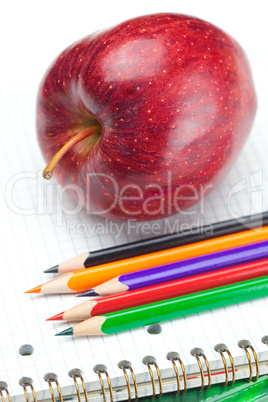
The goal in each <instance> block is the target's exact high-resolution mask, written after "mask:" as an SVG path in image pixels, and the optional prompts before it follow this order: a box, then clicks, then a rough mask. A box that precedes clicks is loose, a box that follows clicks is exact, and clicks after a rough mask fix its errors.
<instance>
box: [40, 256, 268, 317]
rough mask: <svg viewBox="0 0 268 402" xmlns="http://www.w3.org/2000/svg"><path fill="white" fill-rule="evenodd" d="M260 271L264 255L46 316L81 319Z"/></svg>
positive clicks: (265, 266) (266, 265)
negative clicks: (235, 264)
mask: <svg viewBox="0 0 268 402" xmlns="http://www.w3.org/2000/svg"><path fill="white" fill-rule="evenodd" d="M264 275H268V258H267V259H265V260H261V261H254V262H250V263H247V264H242V265H238V266H235V267H231V268H225V269H220V270H218V271H212V272H207V273H205V274H201V275H195V276H192V277H187V278H183V279H179V280H176V281H171V282H167V283H161V284H158V285H154V286H148V287H146V288H142V289H139V290H132V291H130V292H126V293H120V294H116V295H112V296H106V297H102V298H99V299H95V300H89V301H86V302H83V303H81V304H79V305H77V306H74V307H72V308H70V309H68V310H66V311H64V312H62V313H59V314H57V315H55V316H53V317H51V318H48V319H47V321H53V320H68V321H83V320H87V319H88V318H90V317H94V316H97V315H103V314H106V313H111V312H114V311H119V310H125V309H128V308H132V307H136V306H140V305H141V304H148V303H154V302H157V301H160V300H165V299H171V298H173V297H178V296H183V295H187V294H190V293H196V292H200V291H202V290H207V289H211V288H216V287H219V286H224V285H229V284H231V283H236V282H242V281H245V280H248V279H252V278H257V277H260V276H264Z"/></svg>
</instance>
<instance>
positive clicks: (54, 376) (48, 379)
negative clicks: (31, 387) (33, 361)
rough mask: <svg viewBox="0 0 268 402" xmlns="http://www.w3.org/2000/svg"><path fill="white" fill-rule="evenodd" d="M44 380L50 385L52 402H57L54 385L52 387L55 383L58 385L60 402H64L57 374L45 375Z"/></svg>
mask: <svg viewBox="0 0 268 402" xmlns="http://www.w3.org/2000/svg"><path fill="white" fill-rule="evenodd" d="M44 380H45V381H46V382H47V383H48V385H49V389H50V393H51V397H52V401H53V402H56V398H55V394H54V390H53V387H52V385H51V383H52V382H55V384H56V386H57V390H58V394H59V399H60V402H63V399H62V393H61V389H60V386H59V383H58V376H57V374H54V373H46V374H45V375H44Z"/></svg>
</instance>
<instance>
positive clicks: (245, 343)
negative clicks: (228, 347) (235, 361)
mask: <svg viewBox="0 0 268 402" xmlns="http://www.w3.org/2000/svg"><path fill="white" fill-rule="evenodd" d="M238 346H239V347H240V348H241V349H244V351H245V353H246V356H247V359H248V365H249V378H248V380H246V382H250V381H253V382H256V381H257V379H258V378H259V375H260V370H259V361H258V357H257V353H256V352H255V349H254V348H253V346H252V344H251V342H250V341H248V340H244V339H243V340H241V341H239V342H238ZM248 349H251V351H252V353H253V356H254V359H255V366H256V376H255V378H254V379H252V376H253V366H252V362H251V358H250V354H249V351H248Z"/></svg>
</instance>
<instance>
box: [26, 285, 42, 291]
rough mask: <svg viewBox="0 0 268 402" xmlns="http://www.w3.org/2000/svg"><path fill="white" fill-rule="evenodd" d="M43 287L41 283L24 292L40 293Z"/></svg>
mask: <svg viewBox="0 0 268 402" xmlns="http://www.w3.org/2000/svg"><path fill="white" fill-rule="evenodd" d="M41 289H42V286H41V285H39V286H36V288H32V289H30V290H27V291H26V292H24V293H40V292H41Z"/></svg>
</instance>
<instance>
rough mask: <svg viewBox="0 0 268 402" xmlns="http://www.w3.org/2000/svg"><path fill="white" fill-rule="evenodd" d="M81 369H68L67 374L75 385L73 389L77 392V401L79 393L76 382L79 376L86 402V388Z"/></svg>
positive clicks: (79, 398)
mask: <svg viewBox="0 0 268 402" xmlns="http://www.w3.org/2000/svg"><path fill="white" fill-rule="evenodd" d="M82 374H83V373H82V371H81V370H80V369H72V370H70V371H69V373H68V375H69V377H71V378H72V379H73V380H74V385H75V389H76V393H77V398H78V402H81V401H82V399H81V393H80V390H79V386H78V383H77V378H80V380H81V383H82V386H83V390H84V394H85V401H86V402H88V397H87V389H86V384H85V381H84V378H83V375H82Z"/></svg>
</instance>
